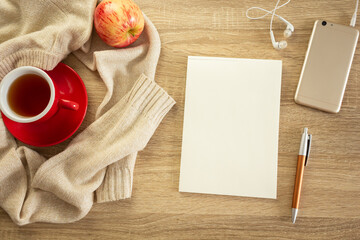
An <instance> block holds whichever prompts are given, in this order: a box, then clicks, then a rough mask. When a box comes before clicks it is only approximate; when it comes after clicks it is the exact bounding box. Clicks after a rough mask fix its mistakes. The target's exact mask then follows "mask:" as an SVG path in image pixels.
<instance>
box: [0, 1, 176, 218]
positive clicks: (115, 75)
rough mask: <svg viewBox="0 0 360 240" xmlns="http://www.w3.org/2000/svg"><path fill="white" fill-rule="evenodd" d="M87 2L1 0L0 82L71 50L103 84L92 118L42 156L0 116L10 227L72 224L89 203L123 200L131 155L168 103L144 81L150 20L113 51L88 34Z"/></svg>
mask: <svg viewBox="0 0 360 240" xmlns="http://www.w3.org/2000/svg"><path fill="white" fill-rule="evenodd" d="M95 6H96V0H77V1H72V2H71V4H70V3H69V2H68V1H66V0H37V1H27V0H2V1H1V4H0V80H1V79H2V78H3V77H4V76H5V74H6V73H8V72H9V71H11V70H12V69H14V68H16V67H19V66H24V65H31V66H36V67H39V68H42V69H46V70H51V69H53V68H54V67H55V66H56V65H57V64H58V63H59V62H60V61H61V60H62V59H64V58H65V57H66V56H67V55H68V54H69V53H71V52H73V53H74V54H75V56H77V57H78V58H79V59H80V61H82V62H83V63H84V64H85V66H86V67H88V68H90V69H92V70H97V71H98V72H99V74H100V76H101V78H102V80H103V81H104V83H105V85H106V87H107V93H106V96H105V98H104V100H103V102H102V103H101V105H100V107H99V108H98V110H97V114H96V119H95V120H94V122H93V123H92V124H91V125H90V126H89V127H88V128H86V129H85V130H84V131H83V132H81V133H79V134H78V135H77V136H76V137H75V138H74V139H73V140H72V141H71V142H70V143H69V145H68V146H67V148H66V149H65V150H64V151H63V152H61V153H59V154H58V155H55V156H53V157H51V158H50V159H45V158H44V157H43V156H41V155H39V154H38V153H37V152H35V151H34V150H32V149H31V148H28V147H18V146H17V144H16V141H15V140H14V138H13V137H12V136H11V134H10V133H9V132H8V131H7V129H6V127H5V126H4V124H3V121H2V119H1V118H0V207H2V208H3V209H4V210H5V211H6V212H7V213H8V214H9V216H10V218H11V219H12V220H13V221H14V222H15V223H16V224H18V225H24V224H28V223H32V222H53V223H67V222H73V221H76V220H79V219H81V218H83V217H84V216H85V215H86V214H87V213H88V212H89V211H90V209H91V207H92V205H93V203H94V202H105V201H112V200H119V199H124V198H129V197H130V196H131V189H132V180H133V170H134V165H135V159H136V154H137V152H138V151H140V150H142V149H143V148H144V147H145V146H146V144H147V142H148V141H149V139H150V138H151V136H152V135H153V133H154V131H155V130H156V128H157V126H158V124H159V123H160V121H161V120H162V119H163V117H164V116H165V115H166V113H167V112H168V111H169V110H170V108H171V107H172V106H173V105H174V103H175V102H174V100H173V99H172V98H171V97H169V96H168V94H167V93H166V92H165V91H164V90H163V89H162V88H161V87H160V86H159V85H157V84H156V83H155V82H154V81H153V80H152V79H153V78H154V75H155V69H156V65H157V61H158V57H159V53H160V39H159V36H158V33H157V31H156V29H155V27H154V26H153V24H152V23H151V22H150V20H149V19H148V18H147V17H146V16H145V22H146V23H145V29H144V32H143V33H142V35H141V37H140V38H139V39H138V40H137V41H136V42H135V43H134V44H133V45H131V46H129V47H128V48H124V49H114V48H111V47H108V46H106V45H105V44H104V43H103V42H102V41H101V40H100V38H99V37H98V36H97V34H96V33H95V31H92V22H93V12H94V9H95ZM140 7H141V5H140ZM83 81H85V82H86V77H84V78H83Z"/></svg>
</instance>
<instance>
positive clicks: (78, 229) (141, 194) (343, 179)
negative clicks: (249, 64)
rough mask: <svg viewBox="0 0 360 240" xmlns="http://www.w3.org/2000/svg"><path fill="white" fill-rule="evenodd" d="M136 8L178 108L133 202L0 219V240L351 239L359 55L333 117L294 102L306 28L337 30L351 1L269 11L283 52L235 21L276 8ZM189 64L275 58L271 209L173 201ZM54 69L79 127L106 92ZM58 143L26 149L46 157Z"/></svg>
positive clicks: (140, 164) (140, 173)
mask: <svg viewBox="0 0 360 240" xmlns="http://www.w3.org/2000/svg"><path fill="white" fill-rule="evenodd" d="M136 2H137V3H138V4H139V6H140V8H141V9H142V10H143V11H144V12H145V13H146V15H147V16H148V17H149V18H150V19H151V20H152V21H153V23H154V24H155V26H156V27H157V29H158V31H159V33H160V38H161V40H162V52H161V56H160V60H159V64H158V67H157V72H156V81H157V82H158V83H159V84H160V85H161V86H162V87H163V88H164V89H165V90H167V91H168V93H169V94H170V95H171V96H172V97H173V98H174V99H175V100H176V101H177V104H176V105H175V106H174V107H173V109H172V110H171V111H170V112H169V114H168V115H167V116H166V117H165V119H164V121H163V122H162V123H161V125H160V126H159V128H158V129H157V131H156V133H155V134H154V136H153V137H152V139H151V140H150V142H149V144H148V146H147V147H146V149H145V150H144V151H142V152H140V153H139V156H138V159H137V163H136V167H135V174H134V188H133V195H132V198H131V199H129V200H125V201H117V202H111V203H105V204H95V205H94V207H93V209H92V210H91V211H90V213H89V214H88V215H87V216H86V217H85V218H84V219H82V220H80V221H78V222H75V223H71V224H45V223H36V224H31V225H28V226H24V227H18V226H16V225H15V224H14V223H13V222H12V221H11V220H10V218H9V217H8V216H7V214H6V213H5V212H4V211H3V210H0V239H26V240H32V239H84V240H85V239H86V240H88V239H360V159H359V156H360V108H359V104H360V81H359V78H358V75H359V71H360V51H359V49H357V51H356V55H355V57H354V61H353V65H352V69H351V72H350V76H349V81H348V85H347V88H346V92H345V96H344V100H343V105H342V109H341V111H340V113H338V114H329V113H324V112H321V111H317V110H314V109H310V108H306V107H303V106H300V105H297V104H295V102H294V100H293V98H294V94H295V90H296V86H297V83H298V80H299V75H300V71H301V67H302V64H303V61H304V57H305V52H306V49H307V44H308V41H309V37H310V34H311V30H312V26H313V23H314V21H315V20H317V19H326V20H327V21H330V22H335V23H339V24H345V25H348V24H349V23H350V19H351V16H352V14H353V11H354V7H355V1H353V0H344V1H330V0H329V1H325V0H318V1H310V0H301V1H292V2H291V3H290V4H289V5H287V6H286V7H284V8H282V9H280V10H279V11H278V13H279V14H281V15H282V16H283V17H285V18H286V19H287V20H289V21H290V22H291V23H292V24H293V25H294V26H295V32H294V34H293V36H292V37H291V38H289V39H288V44H289V46H288V48H286V49H285V50H283V51H276V50H274V49H273V48H272V45H271V42H270V39H269V29H268V27H269V21H270V18H266V19H263V20H257V21H253V20H248V19H247V18H246V17H245V11H246V9H247V8H249V7H251V6H254V5H255V6H256V5H258V6H262V7H264V8H266V9H271V8H273V7H274V5H275V2H276V1H275V0H274V1H266V0H258V1H249V0H242V1H239V0H227V1H218V0H197V1H192V0H181V1H180V0H159V1H151V0H137V1H136ZM359 22H360V20H358V23H359ZM359 26H360V23H359V25H357V28H359ZM274 29H275V37H276V39H277V40H278V41H279V40H281V39H283V37H282V32H283V30H284V29H285V26H284V24H283V23H281V22H279V21H278V20H276V21H275V23H274ZM358 48H359V47H358ZM189 55H201V56H219V57H238V58H263V59H281V60H282V61H283V74H282V90H281V109H280V112H281V113H280V137H279V158H278V188H277V191H278V194H277V199H276V200H269V199H257V198H245V197H232V196H216V195H202V194H190V193H179V191H178V186H179V172H180V156H181V141H182V126H183V113H184V98H185V96H184V93H185V82H186V67H187V57H188V56H189ZM64 62H65V63H66V64H68V65H70V66H71V67H73V68H74V69H75V70H76V71H77V72H78V73H79V75H80V76H81V77H82V78H83V80H84V82H85V85H86V87H87V90H88V93H89V111H88V113H87V116H86V118H85V122H84V123H83V125H82V126H81V129H84V128H85V127H86V126H88V125H89V124H90V123H91V122H92V121H93V119H94V114H95V110H96V108H97V107H98V105H99V104H100V102H101V100H102V98H103V97H104V94H105V87H104V85H103V83H102V81H101V79H100V78H99V75H98V74H97V73H96V72H91V71H90V70H88V69H86V68H85V66H84V65H82V63H80V62H79V61H78V60H77V59H76V58H75V57H74V56H72V55H70V56H69V57H68V58H67V59H65V60H64ZM219 84H221V79H219ZM305 126H307V127H308V128H309V132H310V133H311V134H313V145H312V152H311V158H310V160H309V165H308V167H307V168H306V170H305V174H304V182H303V191H302V198H301V202H300V208H301V209H300V211H299V215H298V219H297V222H296V224H292V223H291V201H292V193H293V185H294V177H295V170H296V161H297V153H298V150H299V142H300V137H301V131H302V128H303V127H305ZM81 129H80V130H81ZM68 143H69V140H68V141H66V142H64V143H62V144H59V145H57V146H53V147H48V148H38V149H37V150H39V151H40V152H41V153H42V154H44V155H45V156H47V157H49V156H52V155H54V154H56V153H58V152H60V151H62V150H63V149H64V148H65V147H66V145H67V144H68Z"/></svg>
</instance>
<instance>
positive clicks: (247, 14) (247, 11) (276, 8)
mask: <svg viewBox="0 0 360 240" xmlns="http://www.w3.org/2000/svg"><path fill="white" fill-rule="evenodd" d="M290 1H291V0H288V1H287V2H286V3H284V4H282V5H280V6H278V7H275V8H274V9H272V10H271V11H269V10H266V9H264V8H261V7H251V8H248V9H247V10H246V13H245V14H246V17H247V18H249V19H252V20H257V19H262V18H264V17H266V16H267V15H269V14H272V13H273V12H275V11H276V10H278V9H280V8H282V7H284V6H285V5H287V4H288V3H289V2H290ZM279 2H280V1H279ZM278 4H279V3H277V5H278ZM253 9H258V10H260V11H263V12H266V13H265V14H264V15H262V16H260V17H250V16H249V11H251V10H253ZM274 15H275V16H279V15H277V14H274Z"/></svg>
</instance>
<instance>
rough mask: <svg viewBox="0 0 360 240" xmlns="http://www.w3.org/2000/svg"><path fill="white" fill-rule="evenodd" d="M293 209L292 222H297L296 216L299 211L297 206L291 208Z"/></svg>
mask: <svg viewBox="0 0 360 240" xmlns="http://www.w3.org/2000/svg"><path fill="white" fill-rule="evenodd" d="M291 210H292V211H291V212H292V214H291V221H292V223H295V221H296V216H297V213H298V209H297V208H292V209H291Z"/></svg>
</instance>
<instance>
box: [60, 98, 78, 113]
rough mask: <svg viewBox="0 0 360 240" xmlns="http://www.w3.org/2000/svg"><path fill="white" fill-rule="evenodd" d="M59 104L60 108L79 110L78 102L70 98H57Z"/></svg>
mask: <svg viewBox="0 0 360 240" xmlns="http://www.w3.org/2000/svg"><path fill="white" fill-rule="evenodd" d="M59 106H60V107H61V108H66V109H69V110H73V111H77V110H79V104H78V103H76V102H73V101H70V100H66V99H60V100H59Z"/></svg>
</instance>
